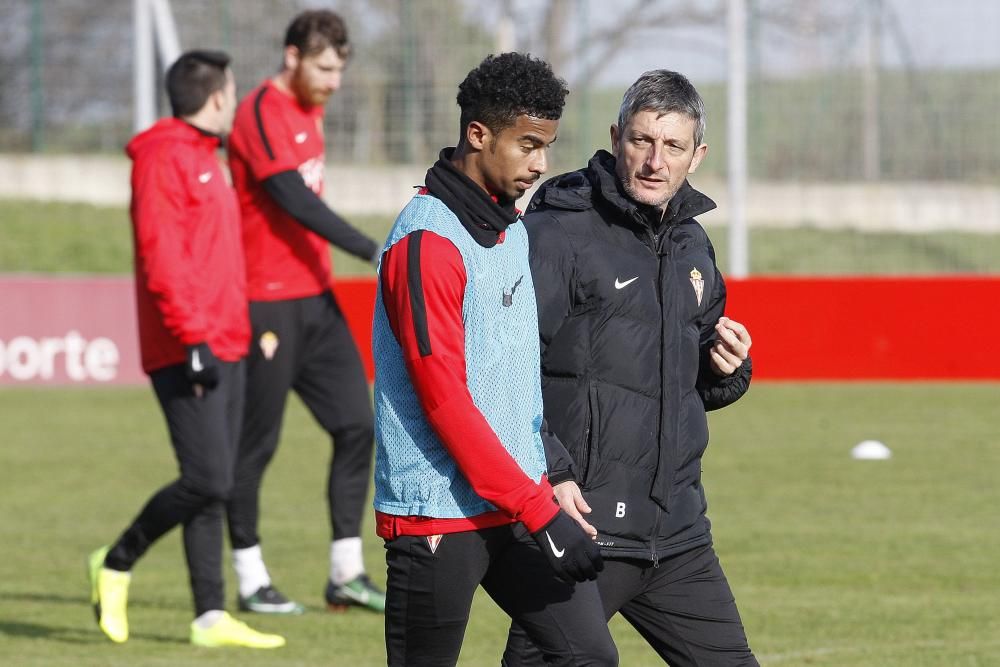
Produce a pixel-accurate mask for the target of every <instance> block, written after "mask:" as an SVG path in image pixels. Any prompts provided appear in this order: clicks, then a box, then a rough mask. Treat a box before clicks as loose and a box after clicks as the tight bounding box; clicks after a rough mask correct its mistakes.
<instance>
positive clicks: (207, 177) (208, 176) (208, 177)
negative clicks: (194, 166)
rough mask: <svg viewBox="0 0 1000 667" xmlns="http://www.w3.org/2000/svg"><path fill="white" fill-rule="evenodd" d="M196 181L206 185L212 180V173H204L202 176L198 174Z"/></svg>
mask: <svg viewBox="0 0 1000 667" xmlns="http://www.w3.org/2000/svg"><path fill="white" fill-rule="evenodd" d="M198 180H199V181H201V182H202V183H208V182H209V181H210V180H212V172H210V171H206V172H205V173H204V174H199V175H198Z"/></svg>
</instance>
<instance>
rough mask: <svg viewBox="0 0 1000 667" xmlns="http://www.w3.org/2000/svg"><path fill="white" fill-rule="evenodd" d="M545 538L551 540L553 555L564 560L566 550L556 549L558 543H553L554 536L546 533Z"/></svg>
mask: <svg viewBox="0 0 1000 667" xmlns="http://www.w3.org/2000/svg"><path fill="white" fill-rule="evenodd" d="M545 537H547V538H548V540H549V546H550V547H552V553H553V554H555V556H556V558H562V557H563V554H564V553H566V548H565V547H563V548H562V549H556V543H555V542H553V541H552V536H551V535H549V531H547V530H546V531H545Z"/></svg>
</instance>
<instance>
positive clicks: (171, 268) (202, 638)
mask: <svg viewBox="0 0 1000 667" xmlns="http://www.w3.org/2000/svg"><path fill="white" fill-rule="evenodd" d="M228 65H229V56H227V55H226V54H224V53H220V52H217V51H191V52H188V53H185V54H183V55H182V56H181V57H180V58H179V59H178V60H177V61H176V62H175V63H174V64H173V65H172V66H171V67H170V70H169V71H168V72H167V80H166V84H167V93H168V95H169V97H170V106H171V108H172V109H173V113H174V117H173V118H165V119H163V120H161V121H159V122H158V123H156V124H155V125H154V126H153V127H151V128H149V129H148V130H146V131H144V132H142V133H140V134H138V135H136V136H135V137H134V138H133V139H132V141H131V142H129V145H128V149H127V152H128V155H129V157H130V158H132V160H133V167H132V206H131V215H132V228H133V232H134V239H135V287H136V307H137V311H138V315H139V342H140V347H141V350H142V366H143V370H145V371H146V372H147V373H148V374H149V376H150V379H151V380H152V382H153V389H154V390H155V392H156V397H157V398H158V399H159V401H160V407H161V408H162V409H163V415H164V417H165V418H166V421H167V427H168V429H169V430H170V442H171V444H173V447H174V452H175V454H176V455H177V462H178V465H179V467H180V477H178V479H176V480H175V481H173V482H171V483H170V484H168V485H166V486H165V487H163V488H162V489H160V490H159V491H157V492H156V494H155V495H153V497H152V498H150V499H149V501H148V502H147V503H146V505H145V507H143V508H142V511H141V512H140V513H139V516H138V517H136V519H135V520H134V521H133V522H132V524H131V525H130V526H129V527H128V528H127V529H126V530H125V532H124V533H122V535H121V537H120V538H118V541H117V542H115V543H114V544H113V545H112V546H110V547H103V548H101V549H98V550H97V551H95V552H94V553H93V554H91V556H90V560H89V563H88V565H89V573H90V581H91V602H92V603H93V605H94V612H95V614H96V615H97V622H98V624H99V625H100V627H101V630H103V631H104V633H105V634H106V635H107V636H108V637H109V638H110V639H111V640H112V641H114V642H116V643H121V642H124V641H126V640H127V639H128V619H127V616H126V604H127V599H128V585H129V580H130V577H131V574H130V571H131V569H132V567H133V566H134V565H135V563H136V562H137V561H138V560H139V559H140V558H141V557H142V555H143V554H144V553H145V552H146V550H147V549H149V547H150V546H152V544H153V543H154V542H156V540H158V539H159V538H160V537H162V536H163V535H164V534H166V533H167V532H168V531H169V530H171V529H172V528H174V527H175V526H177V525H183V526H184V551H185V555H186V556H187V563H188V571H189V573H190V578H191V590H192V593H193V597H194V606H195V616H196V618H195V620H194V622H193V623H192V624H191V643H193V644H196V645H199V646H249V647H253V648H273V647H277V646H282V645H284V643H285V640H284V639H283V638H282V637H279V636H278V635H266V634H261V633H259V632H256V631H254V630H251V629H250V628H248V627H247V626H246V625H244V624H243V623H240V622H239V621H236V620H235V619H233V618H232V617H231V616H229V614H227V613H226V612H225V611H223V609H224V608H225V605H224V602H223V600H224V595H223V579H222V532H223V531H222V515H223V511H224V509H225V505H224V500H225V498H226V497H227V495H228V494H229V490H230V488H231V486H232V483H233V471H234V467H235V461H236V446H237V443H238V442H239V429H240V424H241V421H242V419H243V397H244V383H245V364H244V361H243V359H244V357H245V356H246V352H247V344H248V343H249V339H250V325H249V322H248V319H247V305H246V288H245V278H244V275H245V271H244V267H243V253H242V252H241V248H240V223H239V210H238V208H237V205H236V197H235V195H234V194H233V190H232V188H231V187H229V185H228V184H227V182H226V179H225V178H224V177H223V174H222V169H221V168H220V165H219V160H218V158H217V157H216V150H217V149H218V147H219V144H220V142H221V137H220V136H219V135H220V134H223V133H225V132H227V131H228V130H229V128H230V127H231V126H232V122H233V112H234V111H235V109H236V84H235V83H234V81H233V73H232V71H230V69H229V67H228Z"/></svg>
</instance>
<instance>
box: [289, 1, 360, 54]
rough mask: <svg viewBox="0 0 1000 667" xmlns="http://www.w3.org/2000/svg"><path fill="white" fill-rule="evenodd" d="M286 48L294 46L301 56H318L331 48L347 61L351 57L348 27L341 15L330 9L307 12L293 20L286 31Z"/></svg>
mask: <svg viewBox="0 0 1000 667" xmlns="http://www.w3.org/2000/svg"><path fill="white" fill-rule="evenodd" d="M285 46H294V47H295V48H297V49H298V50H299V54H300V55H301V56H312V55H316V54H317V53H322V52H323V51H326V50H327V49H328V48H330V47H333V50H334V51H336V52H337V55H338V56H340V57H341V58H343V59H345V60H346V59H347V57H348V56H349V55H351V43H350V40H349V39H348V37H347V25H346V24H345V23H344V19H342V18H340V14H337V13H336V12H331V11H330V10H328V9H313V10H309V11H305V12H302V13H301V14H299V15H298V16H296V17H295V18H294V19H292V22H291V23H289V24H288V30H286V31H285Z"/></svg>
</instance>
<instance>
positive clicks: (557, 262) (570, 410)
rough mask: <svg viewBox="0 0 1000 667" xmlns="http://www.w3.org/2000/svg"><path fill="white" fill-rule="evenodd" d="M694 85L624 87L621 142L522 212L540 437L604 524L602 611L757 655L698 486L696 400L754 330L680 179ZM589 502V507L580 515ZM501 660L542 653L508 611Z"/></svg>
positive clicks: (710, 649) (714, 387)
mask: <svg viewBox="0 0 1000 667" xmlns="http://www.w3.org/2000/svg"><path fill="white" fill-rule="evenodd" d="M704 131H705V110H704V103H703V102H702V99H701V96H700V95H699V94H698V92H697V91H696V90H695V88H694V87H693V86H692V85H691V83H690V82H689V81H688V80H687V79H686V78H685V77H683V76H682V75H680V74H677V73H676V72H670V71H666V70H656V71H652V72H647V73H646V74H644V75H643V76H642V77H640V78H639V79H638V80H637V81H636V82H635V83H634V84H633V85H632V86H631V87H630V88H629V90H628V91H627V92H626V93H625V97H624V99H623V101H622V105H621V109H620V111H619V116H618V122H617V124H616V125H613V126H612V127H611V142H612V151H613V154H611V153H607V152H606V151H598V152H597V153H596V154H595V155H594V157H593V158H592V159H591V160H590V163H589V165H588V166H587V167H586V168H584V169H581V170H579V171H575V172H571V173H568V174H563V175H561V176H557V177H555V178H553V179H551V180H550V181H548V182H547V183H545V184H544V185H543V186H542V187H541V189H540V190H539V191H538V193H537V194H536V195H535V197H534V198H533V200H532V202H531V204H530V206H529V209H528V213H527V215H526V216H525V219H524V223H525V227H526V228H527V230H528V234H529V237H530V241H531V269H532V276H533V278H534V283H535V290H536V294H537V299H538V311H539V327H540V330H541V331H540V334H541V350H542V375H543V382H542V386H543V393H544V400H545V413H546V415H547V417H548V426H549V427H550V428H551V430H552V431H553V432H554V433H555V434H556V435H557V436H558V439H554V438H547V439H546V440H547V443H548V444H550V445H551V444H552V443H555V444H556V445H558V442H559V441H561V442H562V443H563V444H564V445H565V450H563V449H562V448H560V447H558V446H555V447H549V448H548V449H549V450H550V451H547V456H548V465H549V480H550V481H551V482H552V484H553V485H554V487H555V493H556V496H557V498H558V499H559V501H560V504H561V505H562V506H563V508H564V509H565V510H566V511H567V512H568V513H570V514H571V515H573V516H574V517H575V518H577V520H578V521H580V523H581V525H583V526H584V527H585V528H586V529H588V530H589V531H590V532H591V534H592V535H594V536H595V538H596V539H597V542H598V544H599V545H600V546H601V552H602V555H603V556H604V558H605V563H606V566H605V570H604V572H603V573H602V574H601V575H600V576H599V578H598V584H599V586H600V590H601V596H602V599H603V603H604V610H605V614H606V615H607V617H608V618H610V617H611V616H613V615H614V614H615V613H616V612H621V614H622V615H623V616H624V617H625V619H626V620H628V621H629V623H631V624H632V625H633V626H634V627H635V628H636V629H637V630H638V631H639V632H640V634H641V635H642V636H643V637H644V638H645V639H646V640H647V641H648V642H649V644H650V645H651V646H652V647H653V648H654V650H656V652H657V653H658V654H659V655H660V656H661V657H662V658H663V659H664V660H665V661H668V662H669V663H670V665H672V666H673V667H687V666H691V667H694V666H695V665H698V666H703V665H733V666H737V665H739V666H744V665H757V661H756V659H755V658H754V656H753V653H752V652H751V651H750V648H749V645H748V642H747V638H746V633H745V631H744V629H743V624H742V622H741V620H740V616H739V612H738V611H737V609H736V603H735V600H734V598H733V594H732V591H731V590H730V587H729V584H728V582H727V581H726V577H725V574H724V573H723V571H722V568H721V566H720V564H719V561H718V558H717V557H716V555H715V551H714V550H713V547H712V534H711V529H710V523H709V520H708V518H707V517H706V515H705V510H706V506H707V504H706V501H705V493H704V490H703V489H702V485H701V457H702V454H703V452H704V451H705V448H706V446H707V444H708V426H707V420H706V416H705V412H706V410H712V409H716V408H721V407H724V406H726V405H729V404H730V403H732V402H734V401H736V400H737V399H739V398H740V397H741V396H742V395H743V394H744V393H745V392H746V391H747V388H748V387H749V384H750V375H751V365H750V358H749V356H748V353H749V349H750V342H751V341H750V335H749V334H748V332H747V330H746V328H745V327H744V326H743V325H741V324H740V323H738V322H735V321H733V320H730V319H728V318H726V317H725V316H724V312H725V304H726V287H725V283H724V282H723V279H722V275H721V273H720V272H719V269H718V267H717V266H716V260H715V251H714V249H713V248H712V244H711V242H710V241H709V239H708V236H707V234H706V233H705V230H704V229H703V228H702V227H701V225H699V224H698V222H697V221H696V220H695V219H694V217H695V216H697V215H700V214H702V213H705V212H707V211H710V210H712V209H713V208H715V203H714V202H713V201H712V200H711V199H709V198H708V197H706V196H705V195H703V194H701V193H700V192H698V191H696V190H695V189H694V188H692V187H691V185H690V184H689V183H688V182H687V175H688V174H690V173H692V172H694V171H695V169H697V167H698V165H699V164H700V163H701V161H702V159H703V158H704V156H705V153H706V151H707V148H708V147H707V145H706V144H705V143H704ZM583 514H586V515H587V517H586V518H584V516H583ZM504 662H505V664H506V665H509V666H511V667H513V666H514V665H527V664H541V663H540V660H539V657H538V653H537V651H536V650H534V648H533V647H532V646H531V645H530V644H529V643H528V642H527V640H526V639H525V637H524V634H523V632H521V631H520V629H519V628H518V627H517V626H514V627H512V628H511V635H510V638H509V640H508V645H507V649H506V652H505V655H504Z"/></svg>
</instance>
